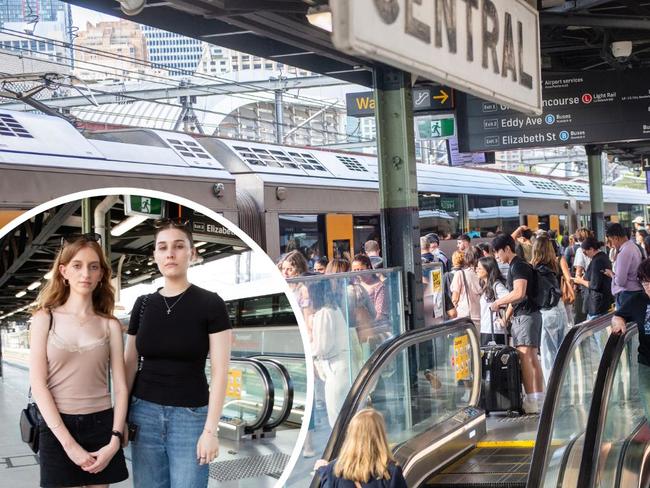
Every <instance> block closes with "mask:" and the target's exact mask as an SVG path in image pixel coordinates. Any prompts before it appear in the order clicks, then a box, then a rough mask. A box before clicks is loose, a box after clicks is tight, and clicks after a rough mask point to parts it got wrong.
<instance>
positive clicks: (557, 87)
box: [457, 70, 650, 152]
mask: <svg viewBox="0 0 650 488" xmlns="http://www.w3.org/2000/svg"><path fill="white" fill-rule="evenodd" d="M649 78H650V70H634V71H631V70H630V71H611V72H608V73H607V75H606V76H603V74H602V73H598V72H580V73H570V74H562V75H553V76H550V75H549V76H546V75H545V77H544V80H543V82H542V84H543V94H544V112H543V113H542V115H540V116H539V117H531V116H527V115H525V114H522V113H520V112H516V111H514V110H511V109H509V108H508V107H505V106H503V105H499V104H496V103H494V102H487V101H485V100H481V99H479V98H476V97H473V96H469V95H468V96H466V97H465V96H460V95H459V96H458V101H457V105H458V108H457V110H458V117H457V125H458V139H459V142H460V149H461V151H466V152H475V151H500V150H508V149H519V148H527V147H557V146H569V145H584V144H597V143H605V142H615V141H633V140H647V139H649V138H650V84H648V79H649Z"/></svg>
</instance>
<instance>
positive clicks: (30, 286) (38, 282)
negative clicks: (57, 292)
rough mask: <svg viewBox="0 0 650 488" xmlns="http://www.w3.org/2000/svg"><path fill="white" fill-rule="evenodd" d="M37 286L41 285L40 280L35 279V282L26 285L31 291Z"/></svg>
mask: <svg viewBox="0 0 650 488" xmlns="http://www.w3.org/2000/svg"><path fill="white" fill-rule="evenodd" d="M39 286H41V282H40V281H35V282H34V283H32V284H31V285H29V286H28V287H27V289H28V290H30V291H31V290H35V289H36V288H38V287H39Z"/></svg>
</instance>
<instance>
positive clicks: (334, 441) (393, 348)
mask: <svg viewBox="0 0 650 488" xmlns="http://www.w3.org/2000/svg"><path fill="white" fill-rule="evenodd" d="M458 331H471V333H470V334H469V335H470V337H471V338H472V339H471V340H472V345H473V347H474V349H475V350H476V351H478V350H479V344H480V341H479V340H478V336H477V332H476V326H475V325H474V323H473V322H472V321H471V320H470V319H469V318H466V317H464V318H460V319H455V320H451V321H447V322H444V323H442V324H436V325H433V326H430V327H426V328H422V329H415V330H410V331H407V332H404V333H403V334H400V335H399V336H397V337H394V338H392V339H390V340H388V341H386V342H385V343H383V344H382V345H381V346H379V347H378V348H377V349H376V350H375V351H374V352H373V353H372V355H371V356H370V358H369V359H368V360H367V361H366V363H365V364H364V366H363V368H361V371H360V372H359V374H358V375H357V378H356V380H355V381H354V383H353V384H352V387H351V388H350V391H349V392H348V395H347V396H346V398H345V401H344V402H343V406H342V407H341V410H340V413H339V416H338V417H337V419H336V423H335V424H334V427H333V428H332V434H331V435H330V437H329V439H328V441H327V445H326V446H325V451H324V453H323V459H325V460H328V461H331V460H332V459H333V458H334V457H335V456H334V454H336V453H338V452H339V450H340V448H341V445H342V443H343V439H344V437H345V432H346V431H347V428H348V424H349V423H350V420H351V419H352V416H353V415H354V414H355V413H356V412H357V409H358V408H359V404H360V403H361V402H362V401H363V400H364V399H365V397H366V393H367V392H366V390H367V388H368V387H369V385H370V384H371V383H372V381H373V380H374V378H375V376H376V374H377V372H379V371H381V369H382V366H383V365H384V364H385V363H386V362H387V361H389V360H390V359H392V358H393V357H394V356H395V355H396V354H397V353H399V352H400V351H402V350H403V349H406V348H407V347H410V346H412V345H415V344H419V343H421V342H424V341H427V340H431V339H434V338H435V337H438V336H444V335H447V334H452V333H454V332H458ZM475 356H480V355H479V354H478V353H477V354H475ZM474 359H475V360H476V364H474V371H475V374H474V385H473V388H472V398H471V399H470V402H469V403H470V405H472V406H475V405H476V404H477V402H478V397H479V394H480V384H481V378H480V376H481V375H480V373H479V372H480V357H478V359H477V357H475V358H474Z"/></svg>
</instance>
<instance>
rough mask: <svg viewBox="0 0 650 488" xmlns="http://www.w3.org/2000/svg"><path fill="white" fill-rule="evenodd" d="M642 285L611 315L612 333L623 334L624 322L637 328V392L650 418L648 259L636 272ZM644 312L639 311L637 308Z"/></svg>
mask: <svg viewBox="0 0 650 488" xmlns="http://www.w3.org/2000/svg"><path fill="white" fill-rule="evenodd" d="M637 275H638V277H639V281H640V282H641V285H642V286H643V291H644V293H640V294H637V295H635V296H634V297H632V298H630V299H629V300H627V301H625V302H624V303H623V304H621V306H620V307H619V309H618V310H616V312H614V317H612V334H625V330H626V327H625V324H626V322H636V323H637V324H638V328H639V356H638V359H639V369H638V371H639V394H640V396H641V401H642V403H643V409H644V410H645V415H646V418H647V419H650V309H649V306H650V259H646V260H644V261H642V262H641V265H640V266H639V271H638V273H637ZM640 309H643V310H645V313H639V310H640Z"/></svg>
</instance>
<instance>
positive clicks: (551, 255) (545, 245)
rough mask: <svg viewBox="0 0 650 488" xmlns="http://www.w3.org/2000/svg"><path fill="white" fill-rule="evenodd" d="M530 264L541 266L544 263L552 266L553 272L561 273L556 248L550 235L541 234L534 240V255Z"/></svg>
mask: <svg viewBox="0 0 650 488" xmlns="http://www.w3.org/2000/svg"><path fill="white" fill-rule="evenodd" d="M530 264H532V265H533V266H540V265H542V264H543V265H546V266H548V267H549V268H551V269H552V270H553V273H555V274H558V273H559V271H560V266H559V265H558V262H557V256H556V254H555V248H554V247H553V244H552V243H551V240H550V239H549V237H548V236H546V235H542V236H539V237H538V238H537V239H535V241H534V242H533V257H532V258H531V260H530Z"/></svg>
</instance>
